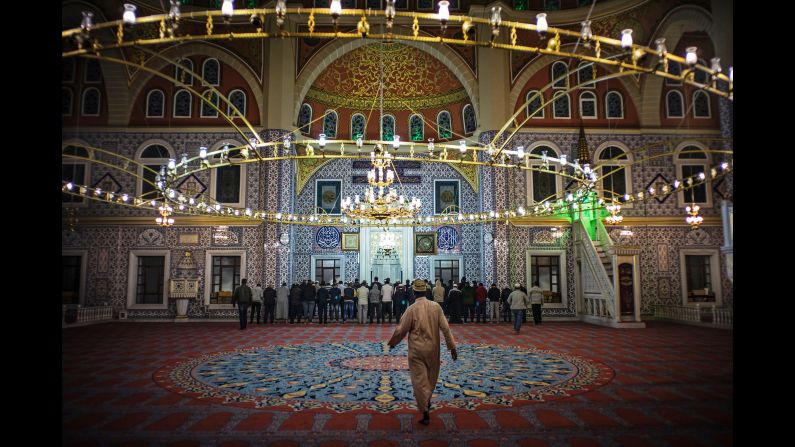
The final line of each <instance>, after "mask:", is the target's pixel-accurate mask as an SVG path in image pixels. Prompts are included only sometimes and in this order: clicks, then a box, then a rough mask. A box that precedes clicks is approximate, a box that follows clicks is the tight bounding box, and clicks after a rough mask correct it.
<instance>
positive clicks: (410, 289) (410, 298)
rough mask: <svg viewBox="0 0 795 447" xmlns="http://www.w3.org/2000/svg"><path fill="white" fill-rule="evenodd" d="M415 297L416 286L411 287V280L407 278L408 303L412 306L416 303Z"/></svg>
mask: <svg viewBox="0 0 795 447" xmlns="http://www.w3.org/2000/svg"><path fill="white" fill-rule="evenodd" d="M415 299H416V298H415V297H414V288H413V287H411V281H410V280H408V279H407V280H406V303H408V305H409V306H411V305H412V304H414V300H415ZM406 307H408V306H406Z"/></svg>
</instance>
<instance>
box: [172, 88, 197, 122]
mask: <svg viewBox="0 0 795 447" xmlns="http://www.w3.org/2000/svg"><path fill="white" fill-rule="evenodd" d="M192 102H193V98H192V97H191V96H190V92H188V91H187V90H180V91H178V92H177V93H176V94H175V95H174V116H175V117H179V118H190V109H191V103H192Z"/></svg>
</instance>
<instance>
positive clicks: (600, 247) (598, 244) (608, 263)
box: [593, 241, 613, 283]
mask: <svg viewBox="0 0 795 447" xmlns="http://www.w3.org/2000/svg"><path fill="white" fill-rule="evenodd" d="M593 246H594V248H595V249H596V254H597V255H599V260H600V261H601V262H602V266H604V268H605V273H607V277H608V278H610V282H611V283H612V282H613V261H612V260H611V259H610V256H609V255H608V254H607V251H606V250H605V246H604V243H603V242H602V241H594V243H593Z"/></svg>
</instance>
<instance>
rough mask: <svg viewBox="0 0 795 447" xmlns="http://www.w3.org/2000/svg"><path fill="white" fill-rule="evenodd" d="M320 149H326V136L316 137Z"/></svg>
mask: <svg viewBox="0 0 795 447" xmlns="http://www.w3.org/2000/svg"><path fill="white" fill-rule="evenodd" d="M317 144H319V145H320V147H326V134H324V133H322V134H320V136H319V137H318V143H317Z"/></svg>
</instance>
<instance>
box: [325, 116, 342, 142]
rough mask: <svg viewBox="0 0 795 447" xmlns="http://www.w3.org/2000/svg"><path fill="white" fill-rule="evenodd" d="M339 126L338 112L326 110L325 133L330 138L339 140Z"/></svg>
mask: <svg viewBox="0 0 795 447" xmlns="http://www.w3.org/2000/svg"><path fill="white" fill-rule="evenodd" d="M338 124H339V114H337V111H336V110H331V109H329V110H326V113H325V114H323V133H324V134H326V137H328V138H337V125H338Z"/></svg>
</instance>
